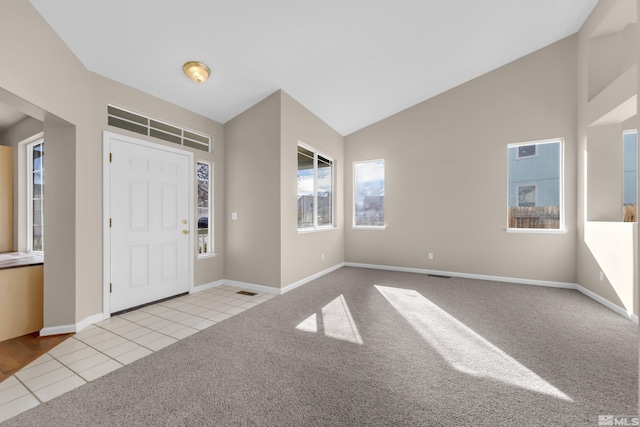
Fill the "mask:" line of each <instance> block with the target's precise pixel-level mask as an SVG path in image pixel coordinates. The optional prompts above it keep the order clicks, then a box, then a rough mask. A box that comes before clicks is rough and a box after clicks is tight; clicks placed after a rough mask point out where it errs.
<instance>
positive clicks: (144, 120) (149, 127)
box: [107, 105, 211, 151]
mask: <svg viewBox="0 0 640 427" xmlns="http://www.w3.org/2000/svg"><path fill="white" fill-rule="evenodd" d="M107 117H108V119H107V123H108V124H109V125H110V126H115V127H117V128H120V129H126V130H130V131H131V132H136V133H140V134H142V135H147V136H152V137H154V138H158V139H162V140H163V141H168V142H173V143H174V144H178V145H182V146H185V147H191V148H195V149H197V150H202V151H211V137H209V136H207V135H203V134H200V133H196V132H193V131H190V130H187V129H183V128H181V127H180V126H176V125H172V124H170V123H166V122H162V121H160V120H156V119H152V118H151V117H148V116H145V115H143V114H139V113H134V112H133V111H128V110H124V109H122V108H118V107H114V106H113V105H107Z"/></svg>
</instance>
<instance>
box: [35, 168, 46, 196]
mask: <svg viewBox="0 0 640 427" xmlns="http://www.w3.org/2000/svg"><path fill="white" fill-rule="evenodd" d="M43 184H44V183H43V181H42V172H34V173H33V198H34V199H36V198H40V197H42V195H43V194H44V193H43V191H42V190H43Z"/></svg>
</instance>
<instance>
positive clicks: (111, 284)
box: [109, 283, 113, 294]
mask: <svg viewBox="0 0 640 427" xmlns="http://www.w3.org/2000/svg"><path fill="white" fill-rule="evenodd" d="M109 293H110V294H112V293H113V283H109Z"/></svg>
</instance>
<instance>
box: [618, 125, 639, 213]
mask: <svg viewBox="0 0 640 427" xmlns="http://www.w3.org/2000/svg"><path fill="white" fill-rule="evenodd" d="M622 143H623V147H622V153H623V154H622V156H623V168H622V171H623V180H622V203H623V212H624V221H625V222H636V221H637V220H638V132H637V131H631V132H625V133H624V134H623V137H622Z"/></svg>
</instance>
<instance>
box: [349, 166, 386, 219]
mask: <svg viewBox="0 0 640 427" xmlns="http://www.w3.org/2000/svg"><path fill="white" fill-rule="evenodd" d="M376 162H382V166H383V168H384V169H383V176H384V183H383V186H384V187H383V188H384V189H385V191H386V185H387V174H386V172H387V166H386V161H385V159H384V158H379V159H370V160H356V161H354V162H353V165H352V176H353V179H352V196H353V200H352V205H351V206H352V208H353V212H352V215H351V228H353V229H354V230H385V229H386V228H387V216H386V214H385V216H384V217H383V225H357V224H356V165H358V164H363V163H376Z"/></svg>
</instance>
